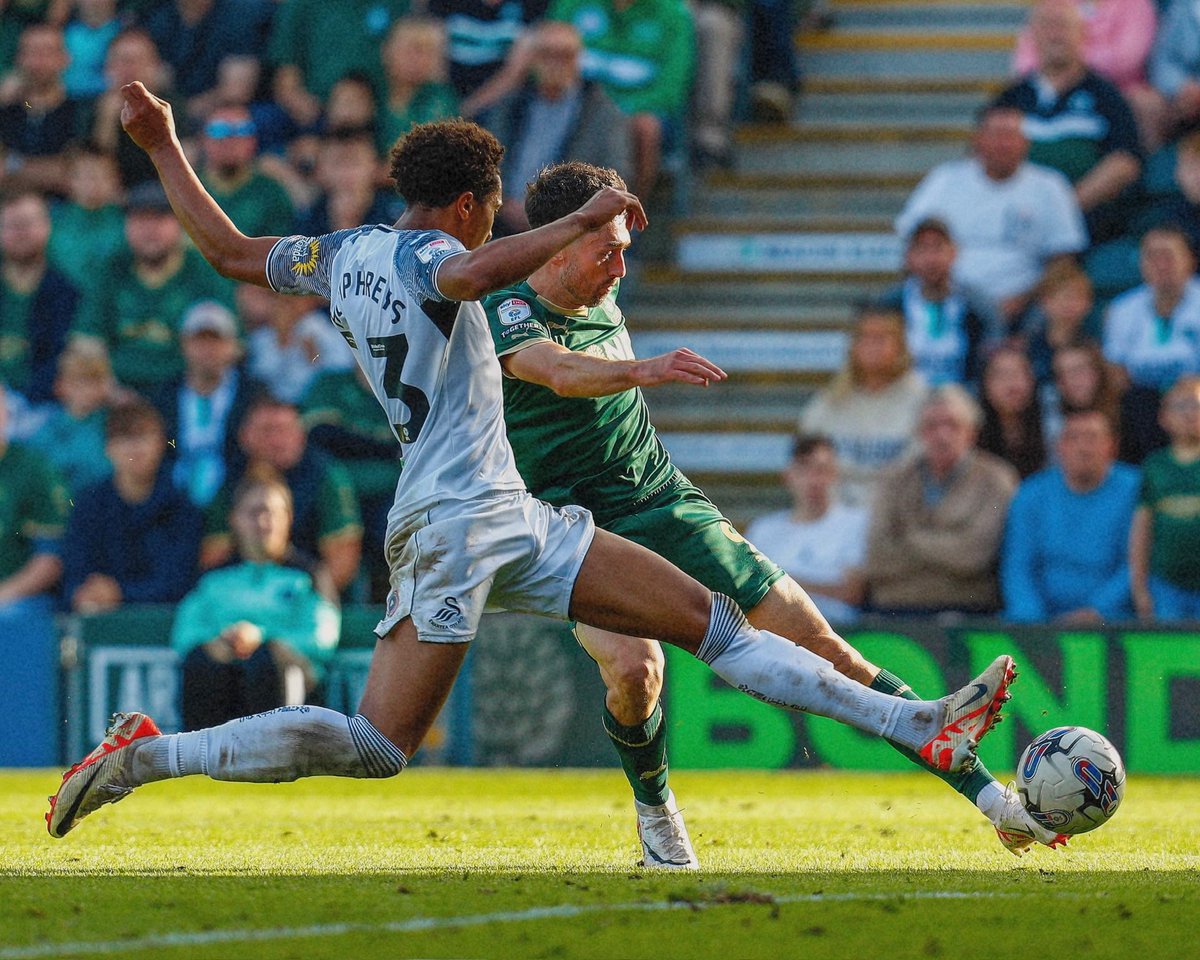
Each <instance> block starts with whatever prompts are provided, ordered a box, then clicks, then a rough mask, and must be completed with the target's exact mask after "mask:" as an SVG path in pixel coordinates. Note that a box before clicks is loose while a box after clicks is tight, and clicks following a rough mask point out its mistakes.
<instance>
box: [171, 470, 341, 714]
mask: <svg viewBox="0 0 1200 960" xmlns="http://www.w3.org/2000/svg"><path fill="white" fill-rule="evenodd" d="M229 520H230V527H231V528H232V531H233V537H234V541H235V543H236V554H235V555H234V557H232V558H231V560H230V561H229V563H227V564H226V565H224V566H222V567H219V568H218V569H215V570H211V571H209V572H208V573H206V574H205V575H204V576H203V577H201V578H200V582H199V583H198V584H197V585H196V587H195V589H194V590H192V592H191V593H189V594H188V595H187V596H186V597H184V598H183V601H182V602H181V603H180V605H179V609H178V610H177V612H176V615H175V625H174V627H173V628H172V631H171V646H172V647H174V648H175V650H177V651H178V652H179V653H180V654H181V655H183V657H184V659H183V677H182V690H181V693H182V697H181V700H182V709H181V715H182V717H183V728H184V729H185V730H196V729H200V728H202V727H208V726H212V725H214V724H218V723H224V722H225V721H227V720H232V719H233V718H234V717H241V716H248V715H250V714H254V713H261V712H263V711H265V710H270V709H273V708H274V707H280V706H285V705H296V704H301V703H305V702H306V701H308V700H309V699H310V697H311V696H312V694H313V692H314V689H315V687H316V685H317V682H318V680H319V678H320V675H321V668H322V667H323V665H324V664H325V662H326V661H327V660H328V659H329V656H330V655H331V654H332V653H333V651H334V649H335V648H336V646H337V642H338V636H339V634H340V632H341V614H340V613H339V611H338V608H337V605H336V602H335V599H334V598H335V594H334V592H333V587H332V584H331V583H330V581H329V577H328V574H327V573H326V572H325V571H324V570H322V569H321V568H320V567H318V566H317V565H316V564H315V563H314V562H313V561H312V559H311V558H309V557H306V556H305V555H303V554H301V553H300V552H299V551H297V550H296V548H295V547H294V546H293V545H292V543H291V528H292V496H291V492H290V491H289V490H288V487H287V484H286V483H284V482H283V480H282V479H281V478H279V476H278V475H277V474H274V473H272V472H270V471H263V472H258V473H253V474H250V475H248V476H247V477H245V478H244V479H243V480H242V481H241V482H240V483H239V484H238V486H237V488H236V490H235V491H234V494H233V510H232V512H231V513H230V517H229Z"/></svg>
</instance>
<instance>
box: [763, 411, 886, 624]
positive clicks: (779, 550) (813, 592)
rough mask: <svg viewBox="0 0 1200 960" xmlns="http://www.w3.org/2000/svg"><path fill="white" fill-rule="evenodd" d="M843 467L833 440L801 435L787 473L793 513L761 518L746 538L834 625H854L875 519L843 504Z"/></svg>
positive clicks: (785, 478)
mask: <svg viewBox="0 0 1200 960" xmlns="http://www.w3.org/2000/svg"><path fill="white" fill-rule="evenodd" d="M837 479H838V463H837V451H836V450H835V449H834V446H833V441H832V440H830V439H829V438H828V437H824V436H821V435H819V434H811V435H807V436H799V437H797V438H796V442H795V444H794V445H793V446H792V459H791V461H790V462H789V463H788V465H787V467H786V468H785V469H784V471H783V485H784V486H785V487H786V488H787V491H788V495H789V496H790V497H791V500H792V506H791V509H790V510H780V511H779V512H777V513H769V514H767V515H766V516H763V517H758V518H757V519H756V520H754V522H753V523H751V524H750V526H749V527H748V528H747V530H746V539H747V540H749V541H750V542H751V543H753V544H754V545H755V546H756V547H757V548H758V549H759V550H761V551H763V553H765V554H766V555H767V556H768V557H770V558H771V559H772V560H774V561H775V562H776V563H777V564H779V565H780V566H781V567H783V570H784V572H785V573H787V574H788V575H789V576H790V577H791V578H792V579H793V580H795V581H796V582H797V583H798V584H800V586H802V587H803V588H804V589H805V591H806V592H807V593H808V594H809V596H811V597H812V598H813V602H814V603H816V605H817V607H818V609H820V611H821V613H823V614H824V615H825V618H826V619H827V620H829V621H830V622H831V623H851V622H852V621H854V620H856V619H857V618H858V608H859V606H860V604H861V603H862V601H863V596H864V595H865V592H866V591H865V584H864V582H863V577H862V565H863V561H864V560H865V559H866V547H867V528H868V524H869V521H870V516H869V514H868V513H867V511H866V510H864V509H862V508H860V507H848V506H846V505H844V504H841V503H838V502H837Z"/></svg>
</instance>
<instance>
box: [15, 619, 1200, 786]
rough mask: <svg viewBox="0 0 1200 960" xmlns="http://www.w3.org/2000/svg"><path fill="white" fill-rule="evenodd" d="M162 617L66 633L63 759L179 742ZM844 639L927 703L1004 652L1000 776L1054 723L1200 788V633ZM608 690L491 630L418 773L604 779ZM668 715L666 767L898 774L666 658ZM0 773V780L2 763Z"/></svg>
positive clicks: (976, 627) (547, 634) (988, 632)
mask: <svg viewBox="0 0 1200 960" xmlns="http://www.w3.org/2000/svg"><path fill="white" fill-rule="evenodd" d="M376 615H377V611H375V610H374V609H373V608H366V607H350V608H347V609H346V610H345V611H344V622H345V629H344V631H343V641H342V644H341V647H340V648H339V650H338V653H337V654H336V656H335V658H334V660H333V663H332V665H331V668H330V671H329V675H328V677H327V680H326V684H325V690H324V699H325V703H326V704H327V705H328V706H330V707H333V708H334V709H338V710H342V711H346V712H351V713H352V712H353V710H354V708H355V706H356V704H357V702H358V698H359V695H360V693H361V690H362V685H363V683H364V681H365V677H366V671H367V666H368V664H369V662H370V655H371V645H372V642H373V641H372V633H371V628H372V627H373V626H374V623H375V617H376ZM172 616H173V610H172V608H170V607H142V608H139V607H130V608H127V609H125V610H121V611H119V612H116V613H113V614H108V615H104V616H98V617H76V618H72V619H70V620H69V621H67V623H66V627H65V629H64V631H63V652H64V657H63V661H64V669H63V672H62V685H61V689H62V703H63V711H62V720H63V730H64V738H63V740H64V742H62V743H61V744H60V745H59V748H60V749H64V750H65V754H64V757H66V756H76V755H81V754H82V752H83V750H84V749H86V745H87V744H90V743H94V742H96V741H98V740H99V739H101V738H102V737H103V735H104V726H105V724H106V722H107V720H108V717H109V715H110V714H111V713H112V712H113V711H115V710H143V711H146V712H148V713H150V714H151V715H152V716H153V717H155V719H156V720H157V721H158V722H159V723H160V725H162V727H163V729H165V730H173V729H177V728H178V724H179V716H178V676H179V671H178V666H177V659H176V654H175V653H174V652H173V651H172V650H171V649H170V648H169V647H168V646H166V645H165V642H164V640H165V638H166V637H167V636H168V635H169V633H170V624H171V618H172ZM846 637H847V639H848V640H849V641H850V642H851V643H853V644H854V645H855V646H856V647H858V648H859V649H860V650H861V651H862V652H863V654H864V655H865V656H866V657H867V658H868V659H870V660H872V661H873V662H875V663H878V664H882V665H885V666H887V667H888V668H889V669H890V670H892V671H893V672H895V673H896V674H898V675H899V676H902V677H904V678H905V679H906V680H907V681H908V682H909V683H911V684H912V685H913V687H914V689H915V690H916V691H917V692H918V693H919V694H921V695H922V696H924V697H937V696H941V695H943V694H944V693H946V692H948V691H950V690H952V689H954V688H956V687H958V686H959V685H960V684H962V683H965V682H966V681H967V680H969V679H970V677H972V676H974V675H975V673H976V672H978V671H979V670H980V669H982V668H983V666H985V665H986V664H987V663H989V662H990V661H991V660H992V658H993V657H995V656H996V655H997V654H999V653H1003V652H1008V653H1011V654H1012V655H1013V656H1014V657H1015V658H1016V660H1017V663H1018V665H1019V669H1020V679H1019V681H1018V683H1017V684H1016V686H1015V688H1014V697H1013V699H1012V701H1010V703H1009V704H1008V706H1007V707H1006V709H1005V714H1006V716H1007V718H1008V722H1006V723H1004V724H1002V725H1000V726H999V727H997V728H996V730H995V731H993V732H992V733H991V734H990V735H989V736H988V739H987V740H986V741H985V742H984V744H983V747H982V748H981V751H980V753H981V756H982V757H983V759H984V760H985V762H986V763H987V764H988V765H989V766H991V767H993V768H995V769H1011V768H1012V767H1013V766H1014V765H1015V763H1016V760H1017V757H1018V756H1019V754H1020V751H1021V750H1022V749H1023V747H1024V746H1025V744H1026V743H1027V742H1028V741H1029V740H1030V739H1031V738H1032V737H1033V736H1035V735H1036V734H1038V733H1041V732H1042V731H1044V730H1046V729H1049V728H1050V727H1053V726H1057V725H1061V724H1078V725H1083V726H1087V727H1092V728H1093V729H1096V730H1100V731H1103V732H1104V733H1105V734H1106V735H1107V736H1108V737H1109V738H1110V739H1112V740H1113V742H1114V743H1115V744H1116V745H1117V747H1118V748H1119V749H1120V750H1121V751H1122V754H1123V755H1124V757H1125V760H1126V764H1127V766H1128V767H1129V769H1130V770H1133V771H1137V772H1139V773H1169V774H1195V773H1200V633H1194V632H1189V631H1186V630H1167V629H1157V630H1152V631H1151V630H1143V629H1137V628H1128V629H1126V628H1123V627H1109V628H1105V629H1096V630H1059V629H1053V628H1049V627H1013V626H1009V625H1001V624H998V623H995V622H989V621H968V622H963V623H959V624H955V625H953V626H941V625H938V624H934V623H929V622H904V623H901V622H888V623H886V624H881V625H878V626H871V625H866V626H864V625H860V626H859V627H858V628H857V629H855V630H853V631H850V632H848V633H847V634H846ZM603 702H604V688H603V685H602V684H601V682H600V679H599V676H598V674H597V671H596V670H595V668H594V667H593V665H592V664H591V662H590V661H589V660H588V658H587V656H586V655H585V654H584V653H583V651H582V650H581V649H580V648H579V647H578V645H577V644H576V643H575V640H574V638H573V637H572V635H571V632H570V630H569V629H568V627H567V626H566V625H565V624H561V623H554V622H551V621H548V620H540V619H537V618H533V617H525V616H518V615H515V614H495V615H490V616H488V617H486V618H485V621H484V627H483V630H482V632H481V634H480V636H479V638H478V639H477V640H476V641H475V643H474V644H472V649H471V653H470V655H469V656H468V658H467V661H466V665H465V666H464V669H463V672H462V675H461V676H460V677H459V680H458V683H457V684H456V685H455V688H454V692H453V693H452V695H451V697H450V700H449V702H448V703H447V705H446V707H445V709H444V710H443V711H442V715H441V717H440V718H439V720H438V723H437V725H436V726H435V728H434V730H433V731H432V733H431V734H430V737H429V739H428V740H427V742H426V745H425V747H424V748H423V749H422V751H421V753H420V755H419V757H418V760H419V761H420V762H424V763H436V764H450V765H478V766H528V767H556V766H570V767H588V766H609V765H612V764H614V763H615V757H614V756H613V754H612V748H611V746H610V744H609V742H608V739H607V738H606V736H605V735H604V731H603V728H602V727H601V723H600V711H601V707H602V704H603ZM666 709H667V718H668V722H669V724H670V734H671V747H670V749H671V763H672V765H673V766H674V767H676V768H737V767H744V768H766V769H774V768H785V767H821V766H828V767H837V768H842V769H864V770H904V769H907V767H908V765H909V764H908V761H907V760H905V759H904V758H903V757H901V756H900V755H899V754H898V753H897V752H896V751H894V750H892V749H891V748H890V747H889V746H888V745H887V744H885V743H883V742H881V741H879V740H876V739H875V738H872V737H867V736H864V735H862V734H859V733H857V732H856V731H854V730H851V729H850V728H848V727H843V726H841V725H839V724H836V723H833V722H831V721H827V720H823V719H817V718H811V717H807V716H803V715H800V714H789V713H785V712H783V711H781V710H778V709H776V708H774V707H770V706H767V705H765V704H762V703H759V702H758V701H755V700H753V699H751V698H749V697H746V696H744V695H742V694H740V693H738V692H737V691H735V690H732V689H730V688H729V687H727V686H726V685H725V684H724V683H722V682H721V681H720V680H719V679H717V678H716V677H715V676H714V675H713V674H712V672H711V671H710V670H709V669H708V668H707V667H705V666H704V665H703V664H700V663H698V662H697V661H695V660H693V659H692V658H691V657H690V656H688V655H686V654H683V653H680V652H679V651H676V650H668V666H667V680H666ZM0 765H5V764H4V763H3V760H2V758H0Z"/></svg>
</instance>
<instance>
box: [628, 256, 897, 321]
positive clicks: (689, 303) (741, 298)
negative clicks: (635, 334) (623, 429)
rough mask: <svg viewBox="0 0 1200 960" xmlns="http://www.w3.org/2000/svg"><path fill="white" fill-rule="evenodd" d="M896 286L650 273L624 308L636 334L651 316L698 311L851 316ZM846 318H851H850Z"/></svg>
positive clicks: (889, 280) (852, 280)
mask: <svg viewBox="0 0 1200 960" xmlns="http://www.w3.org/2000/svg"><path fill="white" fill-rule="evenodd" d="M895 281H896V275H895V274H892V273H888V274H878V275H871V276H857V275H855V276H848V275H845V274H838V275H829V276H824V277H820V276H811V277H806V278H805V280H804V283H803V284H802V285H801V284H799V283H798V282H797V279H796V277H794V276H792V275H790V274H789V275H782V276H781V275H774V274H735V275H732V276H729V275H726V274H703V273H697V274H689V273H685V272H684V271H683V270H680V269H679V268H678V267H669V268H661V267H655V268H649V269H646V270H645V271H644V272H643V274H642V276H641V278H640V281H639V283H638V285H637V290H636V295H635V297H633V298H631V299H630V301H629V303H628V305H627V306H625V307H624V309H625V311H626V313H627V314H628V315H629V318H630V326H631V328H632V329H633V330H637V329H638V327H639V324H640V322H641V318H642V317H644V316H645V315H646V312H647V311H651V315H653V311H658V312H659V315H660V316H662V315H664V314H668V315H669V314H673V315H675V316H679V315H681V314H684V313H685V312H686V311H690V310H691V309H693V308H695V309H698V310H700V311H701V312H702V314H708V315H710V316H711V315H712V313H714V312H716V311H720V310H737V311H739V312H742V313H751V312H778V313H787V312H790V311H797V316H803V312H804V311H805V310H806V309H821V310H825V309H830V310H835V311H840V310H843V309H845V310H847V311H848V308H849V305H851V304H854V303H857V302H859V301H861V300H863V299H864V298H866V299H872V298H874V297H876V296H878V295H879V294H881V293H883V291H884V290H886V289H887V288H888V287H889V286H891V285H892V284H893V283H895ZM846 315H847V317H848V315H849V314H848V312H847V314H846Z"/></svg>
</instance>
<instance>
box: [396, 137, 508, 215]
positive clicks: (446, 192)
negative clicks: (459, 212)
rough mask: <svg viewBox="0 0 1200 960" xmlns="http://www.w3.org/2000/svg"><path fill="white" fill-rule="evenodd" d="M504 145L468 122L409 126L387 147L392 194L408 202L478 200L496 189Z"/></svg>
mask: <svg viewBox="0 0 1200 960" xmlns="http://www.w3.org/2000/svg"><path fill="white" fill-rule="evenodd" d="M503 156H504V147H502V146H500V141H499V140H497V139H496V138H495V137H493V136H492V135H491V134H490V133H488V132H487V131H486V130H484V129H483V127H481V126H479V125H478V124H475V123H471V122H470V121H469V120H461V119H457V120H439V121H437V122H435V123H420V124H417V126H415V127H413V128H412V129H411V130H410V131H409V132H408V133H407V134H406V135H405V136H404V137H403V138H402V139H401V140H400V142H399V143H397V144H396V145H395V146H394V147H392V151H391V170H390V173H391V177H392V179H393V180H395V181H396V192H397V193H399V194H400V196H401V197H403V198H404V202H405V203H407V204H408V205H410V206H419V207H435V208H437V207H446V206H449V205H450V204H452V203H453V202H454V201H455V200H457V199H458V198H459V197H460V196H462V195H463V194H464V193H472V194H474V195H475V199H476V200H479V201H483V200H485V199H486V198H488V197H489V196H492V195H493V194H496V193H498V192H499V190H500V158H501V157H503Z"/></svg>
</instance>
